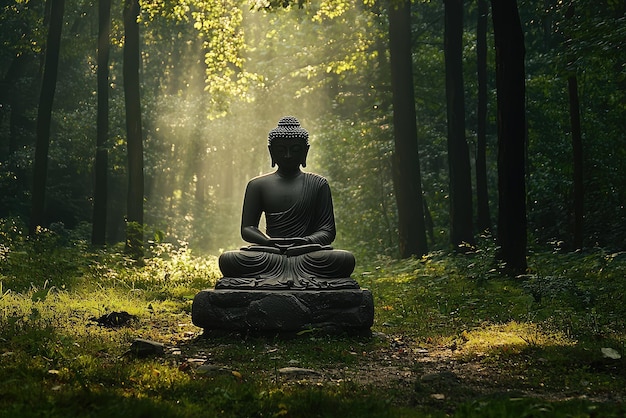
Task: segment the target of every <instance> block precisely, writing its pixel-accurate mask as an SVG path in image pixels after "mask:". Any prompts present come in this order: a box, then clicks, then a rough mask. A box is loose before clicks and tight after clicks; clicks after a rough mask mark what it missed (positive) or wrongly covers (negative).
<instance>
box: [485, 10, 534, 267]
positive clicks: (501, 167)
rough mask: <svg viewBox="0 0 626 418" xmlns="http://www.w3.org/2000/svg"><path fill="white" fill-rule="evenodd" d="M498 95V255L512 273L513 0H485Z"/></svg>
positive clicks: (515, 224) (516, 86)
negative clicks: (490, 21)
mask: <svg viewBox="0 0 626 418" xmlns="http://www.w3.org/2000/svg"><path fill="white" fill-rule="evenodd" d="M491 11H492V17H493V29H494V38H495V46H496V88H497V95H498V193H499V196H498V203H499V207H498V233H497V237H498V243H499V245H500V250H499V252H498V258H499V259H500V260H501V261H503V262H504V263H505V264H506V267H507V269H509V270H510V271H511V272H512V273H522V272H525V271H526V269H527V262H526V245H527V231H526V224H527V220H526V114H525V110H526V109H525V99H526V85H525V68H524V56H525V47H524V34H523V31H522V25H521V22H520V17H519V12H518V9H517V1H516V0H491Z"/></svg>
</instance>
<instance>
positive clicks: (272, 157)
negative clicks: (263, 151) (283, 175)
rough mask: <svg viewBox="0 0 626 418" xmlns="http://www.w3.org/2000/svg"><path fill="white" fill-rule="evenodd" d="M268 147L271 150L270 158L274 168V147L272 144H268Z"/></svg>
mask: <svg viewBox="0 0 626 418" xmlns="http://www.w3.org/2000/svg"><path fill="white" fill-rule="evenodd" d="M267 149H268V150H269V152H270V160H271V161H272V168H274V167H276V163H275V162H274V155H273V154H272V147H271V145H268V146H267Z"/></svg>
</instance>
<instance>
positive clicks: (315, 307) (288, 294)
mask: <svg viewBox="0 0 626 418" xmlns="http://www.w3.org/2000/svg"><path fill="white" fill-rule="evenodd" d="M191 319H192V321H193V323H194V325H196V326H198V327H200V328H203V329H205V330H224V331H252V332H270V331H271V332H274V331H277V332H294V331H295V332H297V331H302V330H307V329H317V328H320V329H333V330H335V331H346V332H363V331H369V329H370V327H371V326H372V324H373V323H374V299H373V297H372V293H371V292H370V291H369V290H367V289H342V290H280V291H276V290H271V291H270V290H267V291H265V290H235V289H208V290H203V291H201V292H199V293H198V294H197V295H196V296H195V298H194V300H193V305H192V309H191Z"/></svg>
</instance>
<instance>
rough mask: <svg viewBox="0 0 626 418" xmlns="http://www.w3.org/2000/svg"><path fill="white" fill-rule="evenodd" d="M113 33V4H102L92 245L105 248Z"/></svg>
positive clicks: (101, 1) (107, 1)
mask: <svg viewBox="0 0 626 418" xmlns="http://www.w3.org/2000/svg"><path fill="white" fill-rule="evenodd" d="M110 32H111V0H99V2H98V58H97V59H98V73H97V79H98V115H97V119H96V125H97V126H96V131H97V132H96V161H95V170H94V171H95V184H94V196H93V223H92V231H91V243H92V244H94V245H104V244H105V241H106V224H107V200H108V190H107V188H108V181H107V180H108V179H107V177H108V175H107V171H108V159H109V154H108V149H107V140H108V137H109V50H110V47H109V36H110Z"/></svg>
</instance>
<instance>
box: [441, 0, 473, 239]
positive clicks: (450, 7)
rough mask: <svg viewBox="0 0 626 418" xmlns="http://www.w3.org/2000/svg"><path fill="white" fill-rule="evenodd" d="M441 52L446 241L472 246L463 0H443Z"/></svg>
mask: <svg viewBox="0 0 626 418" xmlns="http://www.w3.org/2000/svg"><path fill="white" fill-rule="evenodd" d="M444 3H445V12H444V21H445V29H444V55H445V67H446V105H447V121H448V165H449V169H450V241H451V244H452V245H453V247H454V248H455V249H459V250H462V248H464V244H470V245H474V231H473V221H472V218H473V209H472V180H471V179H472V177H471V175H472V173H471V168H470V160H469V149H468V146H467V140H466V138H465V98H464V91H463V0H445V2H444Z"/></svg>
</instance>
